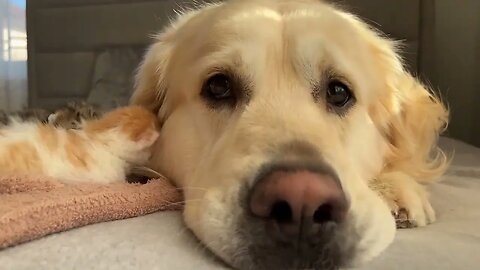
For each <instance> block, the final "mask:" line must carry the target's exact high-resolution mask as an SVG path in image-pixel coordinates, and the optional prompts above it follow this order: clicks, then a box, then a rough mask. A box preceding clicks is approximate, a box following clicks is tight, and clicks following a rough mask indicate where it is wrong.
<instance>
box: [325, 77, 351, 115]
mask: <svg viewBox="0 0 480 270" xmlns="http://www.w3.org/2000/svg"><path fill="white" fill-rule="evenodd" d="M351 99H352V92H351V91H350V89H349V88H348V86H346V85H345V84H344V83H342V82H340V81H336V80H334V81H331V82H330V83H329V84H328V89H327V102H328V104H330V105H332V106H335V107H337V108H341V107H344V106H345V105H347V104H348V103H349V101H350V100H351Z"/></svg>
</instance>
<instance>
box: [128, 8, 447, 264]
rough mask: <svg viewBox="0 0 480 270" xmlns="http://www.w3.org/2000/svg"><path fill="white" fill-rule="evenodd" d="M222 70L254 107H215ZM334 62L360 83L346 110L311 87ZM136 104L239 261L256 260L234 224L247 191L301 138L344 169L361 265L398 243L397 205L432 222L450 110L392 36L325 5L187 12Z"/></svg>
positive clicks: (219, 245)
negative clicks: (433, 188) (155, 121)
mask: <svg viewBox="0 0 480 270" xmlns="http://www.w3.org/2000/svg"><path fill="white" fill-rule="evenodd" d="M218 69H229V70H233V71H234V72H235V73H236V74H240V75H241V76H242V77H243V78H248V79H249V80H251V81H252V82H253V88H252V96H251V100H250V102H249V103H248V105H246V106H244V107H241V108H236V109H232V110H228V109H223V110H211V109H210V108H209V107H208V106H207V105H206V104H205V102H204V101H203V100H202V98H201V97H200V95H199V93H200V89H201V87H202V84H203V82H204V81H205V80H206V78H208V76H209V75H210V74H211V73H212V72H214V71H215V70H218ZM326 69H333V70H335V71H336V72H338V73H340V74H341V75H342V77H343V78H346V80H348V82H349V83H350V84H351V85H352V86H353V89H354V92H355V96H356V99H357V102H356V104H355V106H354V107H353V108H352V109H351V110H350V111H349V112H348V113H347V114H346V115H345V116H343V117H340V116H338V115H336V114H333V113H331V112H329V111H327V109H326V105H325V104H324V103H315V102H314V100H313V98H312V96H311V92H312V89H311V86H310V84H309V82H310V81H318V80H321V78H322V74H323V72H325V70H326ZM132 102H133V103H135V104H140V105H143V106H145V107H147V108H149V109H151V110H152V111H155V112H157V113H158V118H159V119H160V122H161V124H162V130H161V135H160V138H159V140H158V141H157V144H156V151H155V154H154V156H153V159H152V162H151V165H152V167H153V168H154V169H156V170H158V171H160V172H162V173H164V174H166V175H167V176H168V177H170V178H171V179H173V180H174V181H175V182H176V184H177V185H178V186H180V187H182V188H184V191H185V199H186V207H185V211H184V217H185V221H186V224H187V226H188V227H189V228H190V229H192V230H193V232H194V233H195V234H196V235H197V236H198V238H199V239H200V240H201V241H202V242H203V243H204V244H205V245H206V246H207V247H208V248H210V249H211V250H212V251H214V252H215V253H216V254H217V255H218V256H220V257H221V258H223V259H224V260H225V261H227V262H228V263H230V264H231V265H233V266H236V267H247V266H248V265H249V263H253V262H249V257H248V254H247V253H246V252H245V246H246V245H248V243H246V242H245V239H243V238H241V237H240V236H239V235H238V234H237V233H236V230H235V226H236V223H237V222H238V220H239V219H240V218H241V217H240V215H241V214H240V213H241V212H242V211H241V209H240V207H241V206H240V205H239V203H238V202H239V196H240V191H241V188H242V186H243V185H249V184H251V181H252V179H253V176H254V175H255V173H256V172H257V171H258V169H259V166H261V165H262V164H264V163H265V162H267V161H268V160H269V159H270V158H271V154H270V153H271V152H272V151H274V149H275V148H276V147H278V146H279V145H281V144H283V143H286V142H289V141H291V140H302V141H306V142H308V143H311V144H312V145H314V146H315V147H316V150H318V152H319V153H321V155H322V157H323V158H324V159H325V160H326V161H327V162H328V164H330V165H331V166H333V168H334V169H335V170H336V172H337V173H338V174H339V177H340V179H341V183H342V186H343V187H344V189H345V192H346V194H347V196H348V198H349V200H350V202H351V208H350V210H349V212H348V219H347V220H348V221H347V222H348V223H349V226H350V227H351V228H352V230H353V231H355V232H356V233H357V234H359V235H360V237H361V238H360V240H359V242H358V244H357V248H356V250H357V252H356V254H355V258H353V261H352V263H358V262H364V261H367V260H369V259H371V258H373V257H374V256H376V255H378V254H379V253H380V252H381V251H382V250H384V249H385V248H386V247H387V246H388V245H389V243H390V242H391V241H392V239H393V237H394V232H395V225H394V219H393V218H392V215H391V211H394V212H395V211H398V210H399V209H400V208H405V209H406V210H407V211H408V213H409V217H410V218H411V219H413V220H414V221H415V222H416V225H418V226H423V225H426V224H428V223H429V222H432V221H434V218H435V216H434V212H433V210H432V207H431V206H430V203H429V202H428V198H427V195H426V192H425V189H424V187H423V186H422V185H421V184H424V183H428V182H429V181H431V180H432V179H434V178H435V177H436V176H438V175H440V174H441V173H442V172H443V171H444V169H445V166H446V161H445V158H444V156H443V153H441V151H440V150H439V149H437V147H436V146H435V142H436V139H437V137H438V134H439V132H440V131H441V128H442V127H444V125H445V123H446V120H447V112H446V110H445V108H444V107H443V105H442V104H441V102H439V100H438V99H437V98H436V97H434V96H433V95H432V94H430V93H429V91H428V90H427V89H426V88H425V87H424V86H423V85H421V84H420V83H419V82H418V81H417V80H416V79H414V78H413V77H412V76H411V75H410V74H409V73H408V72H407V71H406V70H405V68H404V67H403V64H402V62H401V59H400V58H399V56H398V54H397V52H396V44H395V43H394V42H392V41H390V40H388V39H386V38H384V37H383V36H381V35H380V34H379V33H378V32H376V31H374V30H372V29H371V28H370V27H368V26H367V25H366V24H365V23H363V22H362V21H361V20H359V19H358V18H357V17H355V16H353V15H351V14H350V13H347V12H344V11H341V10H339V9H337V8H335V7H333V6H331V5H329V4H326V3H322V2H319V1H314V0H284V1H274V0H233V1H230V2H227V3H223V4H213V5H208V6H206V7H203V8H201V9H199V10H193V11H188V12H186V13H185V14H183V15H181V16H180V17H179V19H178V20H176V21H175V22H174V23H173V24H172V25H171V26H170V27H168V28H167V29H165V30H164V31H163V32H162V33H161V34H159V35H158V36H157V37H156V41H155V43H154V44H153V45H152V46H151V47H150V49H149V51H148V53H147V54H146V56H145V59H144V62H143V63H142V65H141V67H140V69H139V73H138V81H137V88H136V91H135V94H134V96H133V99H132ZM432 151H433V156H432ZM347 239H348V238H347Z"/></svg>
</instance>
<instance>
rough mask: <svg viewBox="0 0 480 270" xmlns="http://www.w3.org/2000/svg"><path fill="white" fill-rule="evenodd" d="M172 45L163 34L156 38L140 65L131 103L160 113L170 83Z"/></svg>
mask: <svg viewBox="0 0 480 270" xmlns="http://www.w3.org/2000/svg"><path fill="white" fill-rule="evenodd" d="M172 50H173V49H172V44H171V42H169V41H168V40H166V37H164V36H163V34H160V35H158V36H157V37H156V42H155V43H154V44H153V45H151V46H150V47H149V48H148V50H147V53H146V54H145V56H144V58H143V61H142V63H141V64H140V66H139V68H138V70H137V74H136V77H135V91H134V93H133V95H132V98H131V100H130V103H132V104H135V105H140V106H143V107H146V108H148V109H149V110H151V111H152V112H154V113H158V111H159V109H160V107H161V106H162V104H163V102H164V101H165V95H166V91H167V85H168V82H167V80H166V72H167V68H168V64H169V61H170V55H171V53H172Z"/></svg>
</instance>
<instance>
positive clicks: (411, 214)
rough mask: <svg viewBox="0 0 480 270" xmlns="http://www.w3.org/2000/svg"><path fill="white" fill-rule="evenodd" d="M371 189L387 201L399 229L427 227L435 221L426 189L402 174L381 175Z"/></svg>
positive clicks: (374, 181)
mask: <svg viewBox="0 0 480 270" xmlns="http://www.w3.org/2000/svg"><path fill="white" fill-rule="evenodd" d="M370 187H371V188H372V189H373V190H375V191H377V192H378V193H379V194H380V196H381V197H382V198H383V199H384V200H385V202H386V203H387V204H388V206H389V207H390V209H391V211H392V215H393V216H394V217H395V220H396V224H397V228H399V229H405V228H415V227H422V226H426V225H428V224H430V223H432V222H434V221H435V211H434V210H433V207H432V205H431V204H430V201H429V198H428V193H427V191H426V190H425V187H424V186H422V185H421V184H419V183H417V182H416V181H415V180H414V179H412V178H411V177H410V176H408V175H405V174H402V173H388V174H383V175H381V176H380V177H379V178H378V179H375V180H373V181H372V182H371V185H370Z"/></svg>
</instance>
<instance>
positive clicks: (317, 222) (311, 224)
mask: <svg viewBox="0 0 480 270" xmlns="http://www.w3.org/2000/svg"><path fill="white" fill-rule="evenodd" d="M249 203H250V210H251V212H252V213H253V215H255V216H256V217H258V218H262V219H265V220H266V221H268V222H269V223H272V224H273V225H274V226H275V227H276V228H277V230H278V233H273V235H275V236H276V237H278V238H280V239H281V240H284V241H289V242H291V241H298V239H299V236H307V237H308V236H309V235H313V234H315V233H317V232H318V230H319V229H320V227H321V225H324V224H326V223H335V224H337V223H340V222H342V221H343V220H344V219H345V216H346V212H347V201H346V199H345V195H344V192H343V190H342V188H341V186H340V184H339V183H338V181H336V179H335V177H333V176H331V175H329V174H327V173H325V174H324V173H319V172H314V171H310V170H306V169H305V170H299V171H282V170H273V171H271V172H270V173H268V174H267V175H265V176H264V177H263V178H262V179H258V182H257V184H256V185H255V186H254V188H253V190H252V193H251V196H250V201H249Z"/></svg>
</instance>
